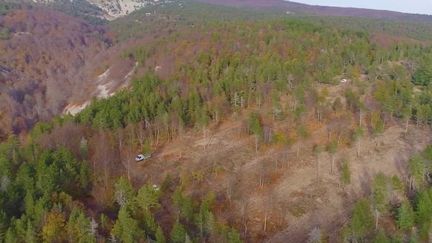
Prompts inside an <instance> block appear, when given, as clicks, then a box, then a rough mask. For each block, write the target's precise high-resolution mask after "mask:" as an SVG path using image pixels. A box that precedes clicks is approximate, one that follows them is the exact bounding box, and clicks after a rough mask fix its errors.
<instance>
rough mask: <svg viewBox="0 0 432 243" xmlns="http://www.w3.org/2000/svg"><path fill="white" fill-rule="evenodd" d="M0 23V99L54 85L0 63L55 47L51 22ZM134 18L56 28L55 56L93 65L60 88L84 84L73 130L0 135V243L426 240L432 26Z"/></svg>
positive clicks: (158, 14)
mask: <svg viewBox="0 0 432 243" xmlns="http://www.w3.org/2000/svg"><path fill="white" fill-rule="evenodd" d="M4 9H5V11H4V12H5V13H6V15H5V17H3V18H2V19H0V24H1V25H0V26H3V27H5V28H7V30H6V31H5V35H6V37H5V39H4V40H3V41H0V44H2V45H0V50H1V51H2V53H3V54H4V55H2V56H1V57H0V60H2V63H0V75H3V76H0V81H1V83H0V89H2V88H8V87H15V86H14V85H21V84H20V83H17V84H13V85H10V86H7V85H6V84H8V85H9V84H11V83H13V79H11V78H9V76H4V75H11V74H9V73H16V75H18V74H21V75H23V77H27V76H25V75H28V76H29V77H37V78H38V79H37V80H40V81H39V82H40V83H41V84H43V80H44V77H48V78H49V77H56V76H52V72H54V71H52V70H56V69H55V68H54V67H57V68H60V67H58V66H57V63H58V62H60V63H64V62H61V61H62V60H63V58H65V57H57V56H55V55H53V54H50V53H52V52H48V53H49V54H50V55H46V54H45V55H42V54H41V56H43V57H41V58H40V61H41V62H42V61H44V60H45V61H46V60H51V61H50V62H47V64H46V65H47V67H49V69H47V71H46V73H44V72H42V71H41V70H45V69H43V68H41V69H35V68H33V69H31V72H30V71H28V70H27V69H28V68H29V67H38V66H32V61H33V60H34V59H33V58H28V57H27V56H26V55H29V54H28V53H27V54H26V55H25V53H26V52H23V55H24V56H22V57H21V56H16V59H7V58H6V57H8V55H9V56H15V55H13V54H16V53H17V50H26V49H23V47H20V48H16V49H13V48H9V47H11V46H14V45H18V44H16V43H28V42H19V41H17V40H16V39H14V38H18V37H17V36H16V35H17V33H19V32H27V31H29V32H31V33H39V32H37V31H38V30H39V29H42V30H45V31H48V32H47V33H48V34H49V35H48V37H47V38H49V37H51V38H52V40H51V41H53V43H63V41H62V38H60V37H63V36H64V34H58V35H57V33H58V31H60V30H59V28H60V27H59V26H63V25H64V23H63V22H61V21H60V20H63V17H61V16H63V15H60V14H58V13H56V12H55V13H54V12H49V13H51V15H47V16H46V17H43V16H44V15H37V14H35V13H33V12H32V11H30V10H23V9H18V10H10V9H9V7H7V8H6V7H5V8H4ZM174 10H175V11H174ZM222 10H226V11H222ZM29 11H30V12H29ZM37 11H42V10H38V9H37ZM147 11H149V10H148V9H147V10H145V11H137V12H135V13H134V14H131V15H130V16H127V17H125V18H123V19H118V20H116V21H114V22H111V23H110V25H108V26H99V27H94V26H93V25H91V24H89V23H88V22H78V23H76V22H75V21H76V19H75V18H72V17H70V19H68V20H70V23H69V24H70V25H71V27H69V29H71V30H72V31H71V30H69V29H66V30H68V32H66V33H72V35H70V36H69V37H68V39H67V40H68V41H69V42H68V43H70V46H74V48H79V50H81V49H84V48H89V50H91V52H87V51H83V54H82V55H90V54H89V53H93V52H98V51H100V52H101V53H99V54H98V55H100V56H99V58H96V59H94V60H93V59H92V60H93V63H92V64H93V65H90V66H87V65H84V64H83V63H82V62H78V64H80V65H84V66H85V67H86V70H85V72H84V74H86V73H87V72H89V73H92V74H93V75H89V76H85V75H84V74H82V73H81V72H80V71H77V72H78V74H79V75H78V74H77V76H75V75H71V77H96V79H94V80H96V81H94V83H91V82H92V80H93V79H91V78H88V79H83V80H81V79H79V81H80V82H79V85H78V86H77V87H86V85H85V84H86V82H85V81H87V80H89V81H88V82H90V84H88V86H89V87H96V91H98V92H96V93H95V92H92V88H88V89H85V88H83V89H82V92H80V91H81V89H79V90H78V92H76V93H77V94H76V95H75V93H74V92H72V93H73V94H74V95H72V96H73V98H74V103H69V105H77V106H78V105H79V106H80V109H82V110H80V112H78V113H77V114H75V115H70V114H62V115H58V116H55V117H54V118H53V119H45V120H44V121H39V122H37V123H36V124H35V125H34V127H33V128H32V129H29V130H28V131H26V130H25V129H23V130H22V131H23V132H22V133H18V134H12V133H5V135H4V139H3V142H2V143H1V144H0V239H1V241H4V242H109V241H113V242H146V241H156V242H179V243H180V242H261V241H269V242H307V241H309V242H393V241H394V242H429V241H430V240H431V238H430V235H431V227H430V226H431V222H432V212H431V210H430V201H431V200H432V199H431V195H430V194H431V192H430V190H431V187H430V183H431V182H430V173H431V167H430V163H431V161H432V156H431V144H432V139H431V128H430V126H431V125H432V84H431V81H432V46H430V41H431V40H432V35H431V34H430V33H432V32H430V31H431V30H432V27H431V26H429V25H428V24H426V23H414V22H391V21H383V20H369V19H354V18H344V17H343V18H339V17H317V16H298V17H296V16H285V15H280V14H278V13H275V12H272V11H267V10H266V11H259V10H256V9H248V10H239V9H235V8H229V7H214V6H212V5H206V4H190V5H188V4H185V5H183V6H182V7H179V6H178V5H171V6H165V7H164V8H159V7H155V8H154V9H151V11H150V12H147ZM36 13H37V12H36ZM44 13H45V12H44ZM251 13H256V15H251ZM17 15H18V16H23V17H24V18H25V19H32V20H34V19H38V18H42V19H45V18H47V19H48V20H46V21H48V22H49V23H51V22H52V21H54V22H55V23H56V24H53V25H54V26H51V25H38V24H36V23H35V24H31V22H27V25H24V24H23V23H26V21H19V19H17V18H16V16H17ZM58 16H60V17H58ZM204 16H205V18H204ZM68 18H69V17H68ZM57 19H59V20H58V21H57ZM38 22H40V21H38ZM74 23H76V24H74ZM132 23H133V24H132ZM39 26H40V27H39ZM44 26H46V27H47V28H44ZM67 26H69V25H67ZM77 26H78V27H77ZM80 27H85V28H86V29H87V30H88V31H87V32H88V33H87V34H85V35H83V36H81V35H75V34H74V33H75V32H74V30H76V29H77V28H78V29H79V28H80ZM93 28H95V29H93ZM105 28H106V29H105ZM54 30H56V31H54ZM9 33H12V36H13V37H10V34H9ZM42 33H46V32H42ZM18 35H20V34H18ZM105 37H106V38H107V39H104V38H105ZM20 38H21V37H20ZM22 38H24V37H22ZM58 38H59V39H58ZM89 38H90V39H89ZM54 40H56V41H58V42H55V41H54ZM87 40H91V41H87ZM77 42H79V43H81V44H82V47H81V46H78V47H75V45H74V44H75V43H77ZM26 46H27V45H26ZM53 46H55V47H56V49H54V51H56V52H59V53H61V52H62V50H61V49H62V48H63V46H62V45H60V44H59V45H57V44H55V45H54V44H53ZM95 46H96V47H97V48H96V47H95ZM18 47H19V45H18ZM71 48H72V47H71ZM74 48H72V49H73V50H74ZM49 49H51V48H49V47H47V49H46V50H49ZM42 50H45V49H42ZM85 50H87V49H85ZM51 51H52V50H51ZM72 53H75V54H76V52H74V51H72ZM76 55H79V54H76ZM33 56H34V55H31V57H33ZM68 57H69V58H72V59H71V60H75V58H74V56H72V57H70V56H68ZM20 58H22V59H20ZM77 59H78V60H82V59H84V57H82V56H80V57H79V58H77ZM8 60H9V61H8ZM10 60H16V61H15V62H11V61H10ZM26 60H29V61H28V62H26ZM37 60H39V59H37ZM95 60H96V61H95ZM94 63H97V65H96V64H94ZM64 65H65V68H64V70H70V67H69V66H67V65H66V64H64ZM3 66H7V67H10V66H11V67H13V69H12V68H11V69H12V70H14V71H13V72H9V71H8V70H9V69H2V67H3ZM77 66H79V65H77ZM123 66H126V68H124V69H125V70H126V71H124V70H123V71H122V72H120V71H118V70H116V68H119V67H123ZM51 67H52V68H51ZM93 68H94V69H93ZM77 70H81V69H80V68H77ZM20 72H21V73H20ZM114 73H120V74H121V75H120V74H118V75H117V76H113V75H114ZM2 77H3V79H1V78H2ZM129 77H130V78H131V79H130V82H129ZM3 80H4V81H3ZM23 80H26V78H23ZM76 80H78V79H73V78H71V81H70V82H66V83H67V84H69V85H70V86H68V85H65V84H63V83H61V84H59V87H58V88H59V90H60V91H59V93H56V92H55V94H56V95H62V94H63V93H60V92H66V91H64V90H62V89H67V88H68V87H71V89H73V87H74V86H75V85H71V84H73V82H75V81H76ZM8 82H9V83H8ZM51 82H52V81H51ZM104 82H106V83H104ZM36 83H37V82H36ZM111 83H116V86H115V88H114V86H113V87H111V86H110V87H108V88H110V89H109V90H106V89H108V88H107V85H106V84H111ZM37 87H39V86H37ZM101 87H102V88H101ZM29 89H31V88H29ZM16 90H20V89H16ZM31 90H32V91H34V92H36V93H40V97H46V98H43V99H42V98H41V99H42V101H40V102H41V103H38V102H39V101H38V100H36V102H32V100H31V99H30V98H31V96H30V93H28V92H27V93H26V92H24V91H22V92H21V93H16V94H15V93H14V94H15V96H11V95H10V93H8V94H9V96H6V97H17V98H16V99H15V101H14V102H17V104H16V105H17V107H24V108H25V107H26V106H22V105H23V104H24V103H29V104H32V105H34V106H39V105H40V104H44V102H43V101H45V100H44V99H52V98H53V96H51V95H47V96H44V95H45V93H44V91H43V90H44V89H42V88H41V89H31ZM46 90H48V89H46ZM73 91H76V90H73ZM45 92H46V91H45ZM67 94H69V92H67ZM2 95H4V94H2ZM38 97H39V96H38ZM54 97H56V96H54ZM19 101H21V103H20V102H19ZM18 103H19V104H18ZM66 103H67V102H66V101H64V102H63V104H62V105H63V106H60V107H62V108H63V107H64V106H65V105H66ZM14 104H15V103H14ZM53 104H54V103H53ZM5 107H7V106H5ZM42 107H43V106H42ZM58 109H59V110H61V108H58ZM12 111H16V112H15V113H13V112H12ZM42 111H43V109H42ZM11 112H12V113H13V114H15V115H16V116H17V117H19V115H21V113H22V112H20V111H19V110H18V109H14V108H13V109H11ZM0 115H2V116H4V117H6V118H7V117H10V116H9V115H8V114H7V113H0ZM11 117H14V116H11ZM35 120H37V119H35ZM18 121H19V120H18ZM12 124H14V123H12ZM28 127H31V125H30V122H29V124H28ZM140 154H141V155H143V157H145V158H146V159H139V157H138V159H136V156H137V155H140ZM137 160H138V161H137Z"/></svg>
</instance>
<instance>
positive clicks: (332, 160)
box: [330, 154, 335, 175]
mask: <svg viewBox="0 0 432 243" xmlns="http://www.w3.org/2000/svg"><path fill="white" fill-rule="evenodd" d="M331 157H332V158H331V168H330V174H332V175H333V168H334V161H335V155H334V154H332V156H331Z"/></svg>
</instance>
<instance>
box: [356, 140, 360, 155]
mask: <svg viewBox="0 0 432 243" xmlns="http://www.w3.org/2000/svg"><path fill="white" fill-rule="evenodd" d="M356 147H357V157H360V141H357V146H356Z"/></svg>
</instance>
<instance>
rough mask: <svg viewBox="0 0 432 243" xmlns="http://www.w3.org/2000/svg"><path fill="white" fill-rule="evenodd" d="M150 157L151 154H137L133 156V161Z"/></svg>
mask: <svg viewBox="0 0 432 243" xmlns="http://www.w3.org/2000/svg"><path fill="white" fill-rule="evenodd" d="M150 158H151V154H145V155H144V154H138V155H137V156H136V157H135V161H136V162H141V161H144V160H147V159H150Z"/></svg>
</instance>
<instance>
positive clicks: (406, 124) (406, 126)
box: [405, 119, 409, 133]
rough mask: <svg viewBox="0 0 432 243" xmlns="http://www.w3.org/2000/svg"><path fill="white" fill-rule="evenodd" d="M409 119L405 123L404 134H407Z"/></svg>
mask: <svg viewBox="0 0 432 243" xmlns="http://www.w3.org/2000/svg"><path fill="white" fill-rule="evenodd" d="M408 126H409V119H407V120H406V121H405V133H408Z"/></svg>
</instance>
